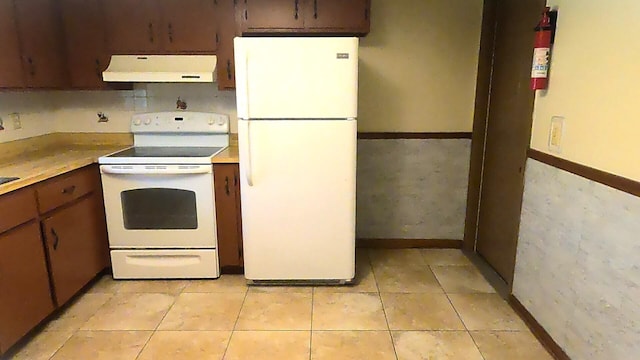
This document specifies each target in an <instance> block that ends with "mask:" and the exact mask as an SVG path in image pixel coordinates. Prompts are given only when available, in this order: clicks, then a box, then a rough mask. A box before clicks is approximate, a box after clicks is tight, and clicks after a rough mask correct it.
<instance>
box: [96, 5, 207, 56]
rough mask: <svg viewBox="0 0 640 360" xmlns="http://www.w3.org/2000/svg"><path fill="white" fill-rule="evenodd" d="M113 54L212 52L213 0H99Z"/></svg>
mask: <svg viewBox="0 0 640 360" xmlns="http://www.w3.org/2000/svg"><path fill="white" fill-rule="evenodd" d="M101 1H102V4H103V7H104V11H105V16H106V23H107V36H108V39H109V41H108V42H109V49H110V50H111V52H112V53H113V54H124V55H131V54H175V53H215V51H216V45H217V44H216V31H217V25H216V3H215V0H159V1H154V0H101Z"/></svg>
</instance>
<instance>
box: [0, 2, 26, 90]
mask: <svg viewBox="0 0 640 360" xmlns="http://www.w3.org/2000/svg"><path fill="white" fill-rule="evenodd" d="M0 34H2V51H0V87H3V88H4V87H22V86H24V76H23V73H22V62H21V59H20V40H19V38H18V26H17V24H16V19H15V12H14V8H13V0H0Z"/></svg>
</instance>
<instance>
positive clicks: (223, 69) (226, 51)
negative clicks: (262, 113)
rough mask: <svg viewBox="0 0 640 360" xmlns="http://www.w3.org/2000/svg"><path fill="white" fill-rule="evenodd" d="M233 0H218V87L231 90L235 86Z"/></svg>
mask: <svg viewBox="0 0 640 360" xmlns="http://www.w3.org/2000/svg"><path fill="white" fill-rule="evenodd" d="M235 14H236V12H235V5H234V0H218V9H217V17H218V54H217V56H218V64H217V65H216V71H217V75H218V89H220V90H232V89H235V87H236V75H235V65H234V58H233V38H234V37H235V36H236V21H235Z"/></svg>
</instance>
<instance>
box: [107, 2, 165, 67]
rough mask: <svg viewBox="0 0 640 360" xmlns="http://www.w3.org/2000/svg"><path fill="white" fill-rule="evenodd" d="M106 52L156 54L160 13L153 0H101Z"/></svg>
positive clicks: (158, 44) (159, 46)
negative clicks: (108, 50)
mask: <svg viewBox="0 0 640 360" xmlns="http://www.w3.org/2000/svg"><path fill="white" fill-rule="evenodd" d="M102 5H103V8H104V13H105V18H106V22H107V37H108V43H109V49H110V50H111V52H112V53H113V54H123V55H134V54H148V53H157V52H158V51H159V50H160V48H161V42H162V39H161V37H160V29H159V28H160V26H161V23H160V14H159V11H158V7H157V4H156V3H155V1H153V0H102Z"/></svg>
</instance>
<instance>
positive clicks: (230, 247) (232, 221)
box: [213, 164, 244, 273]
mask: <svg viewBox="0 0 640 360" xmlns="http://www.w3.org/2000/svg"><path fill="white" fill-rule="evenodd" d="M213 176H214V187H215V199H216V200H215V201H216V226H217V229H218V257H219V262H220V270H221V272H222V273H241V272H242V271H243V268H244V261H243V257H242V215H241V213H240V171H239V168H238V164H214V165H213Z"/></svg>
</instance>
